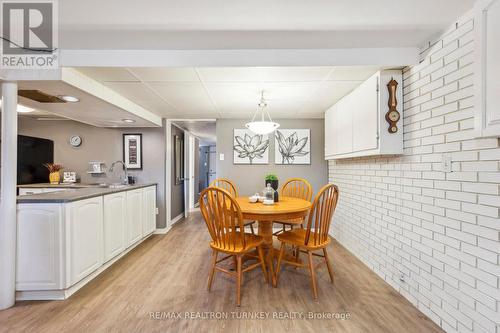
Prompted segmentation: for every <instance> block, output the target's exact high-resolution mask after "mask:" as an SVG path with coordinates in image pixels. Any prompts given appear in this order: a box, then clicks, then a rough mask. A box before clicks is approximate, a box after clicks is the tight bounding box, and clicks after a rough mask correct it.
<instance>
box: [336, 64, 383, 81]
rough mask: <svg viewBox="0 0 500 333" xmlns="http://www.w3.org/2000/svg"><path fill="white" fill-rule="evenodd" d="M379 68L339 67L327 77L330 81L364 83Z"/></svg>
mask: <svg viewBox="0 0 500 333" xmlns="http://www.w3.org/2000/svg"><path fill="white" fill-rule="evenodd" d="M379 69H380V67H374V66H341V67H335V68H334V69H333V71H332V72H331V73H330V75H329V76H328V80H330V81H365V80H366V79H368V78H369V77H370V76H372V75H373V74H374V73H375V72H377V71H378V70H379Z"/></svg>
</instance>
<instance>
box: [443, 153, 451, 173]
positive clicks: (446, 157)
mask: <svg viewBox="0 0 500 333" xmlns="http://www.w3.org/2000/svg"><path fill="white" fill-rule="evenodd" d="M441 167H442V169H443V172H451V155H450V154H443V160H442V162H441Z"/></svg>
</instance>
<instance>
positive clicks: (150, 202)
mask: <svg viewBox="0 0 500 333" xmlns="http://www.w3.org/2000/svg"><path fill="white" fill-rule="evenodd" d="M142 193H143V195H142V198H143V201H142V202H143V210H142V213H143V218H142V236H143V237H146V236H148V235H150V234H152V233H153V231H155V230H156V186H150V187H146V188H144V189H143V192H142Z"/></svg>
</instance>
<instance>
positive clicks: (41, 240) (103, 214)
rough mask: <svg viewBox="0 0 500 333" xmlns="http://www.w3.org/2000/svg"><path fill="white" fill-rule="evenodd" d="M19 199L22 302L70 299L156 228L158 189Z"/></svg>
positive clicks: (18, 289)
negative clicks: (58, 199)
mask: <svg viewBox="0 0 500 333" xmlns="http://www.w3.org/2000/svg"><path fill="white" fill-rule="evenodd" d="M76 191H78V190H76ZM103 191H106V190H105V189H103ZM75 193H76V192H75ZM20 200H22V201H21V202H20V203H18V205H17V223H18V232H17V262H16V299H18V300H51V299H66V298H68V297H69V296H71V295H72V294H73V293H74V292H76V291H77V290H78V289H80V288H81V287H83V286H84V285H85V284H86V283H88V282H89V281H91V280H92V279H93V278H95V277H96V276H97V275H99V274H100V273H101V272H103V271H104V270H105V269H106V268H107V267H109V266H110V265H112V264H113V263H114V262H115V261H116V260H118V259H119V258H121V257H122V256H124V255H125V254H126V253H127V252H128V251H130V250H131V249H133V248H134V247H135V246H136V245H137V244H139V243H140V242H141V241H142V240H144V239H146V237H147V236H148V235H150V234H151V233H152V232H153V230H154V229H155V228H156V186H146V187H140V188H132V189H127V190H124V191H119V192H114V193H109V194H106V193H103V194H102V195H100V196H97V197H94V198H89V199H86V198H85V197H83V198H81V199H77V200H75V201H71V202H64V201H63V202H52V201H49V199H48V201H47V202H43V198H40V197H39V198H38V199H37V202H33V203H26V201H29V200H30V199H29V198H26V197H22V199H21V197H20ZM143 202H144V203H143Z"/></svg>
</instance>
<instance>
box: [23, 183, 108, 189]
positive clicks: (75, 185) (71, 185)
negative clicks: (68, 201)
mask: <svg viewBox="0 0 500 333" xmlns="http://www.w3.org/2000/svg"><path fill="white" fill-rule="evenodd" d="M17 187H18V188H97V187H106V186H105V184H83V183H61V184H51V183H37V184H25V185H17Z"/></svg>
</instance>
